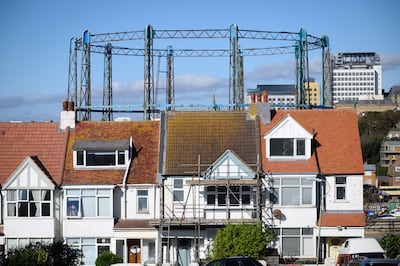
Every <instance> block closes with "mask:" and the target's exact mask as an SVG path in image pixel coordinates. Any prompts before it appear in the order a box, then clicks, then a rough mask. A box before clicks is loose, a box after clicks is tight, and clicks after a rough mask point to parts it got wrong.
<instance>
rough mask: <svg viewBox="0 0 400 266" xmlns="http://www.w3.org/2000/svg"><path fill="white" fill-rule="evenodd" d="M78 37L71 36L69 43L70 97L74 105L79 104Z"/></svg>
mask: <svg viewBox="0 0 400 266" xmlns="http://www.w3.org/2000/svg"><path fill="white" fill-rule="evenodd" d="M76 46H77V45H76V38H71V40H70V43H69V68H68V98H67V101H73V102H74V107H76V105H77V104H78V70H77V67H78V66H77V51H78V49H77V47H76Z"/></svg>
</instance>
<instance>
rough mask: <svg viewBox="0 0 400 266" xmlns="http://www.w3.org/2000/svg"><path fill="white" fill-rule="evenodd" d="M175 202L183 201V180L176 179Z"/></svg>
mask: <svg viewBox="0 0 400 266" xmlns="http://www.w3.org/2000/svg"><path fill="white" fill-rule="evenodd" d="M173 193H174V195H173V196H174V201H183V179H174V192H173Z"/></svg>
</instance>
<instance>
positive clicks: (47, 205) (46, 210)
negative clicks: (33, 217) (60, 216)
mask: <svg viewBox="0 0 400 266" xmlns="http://www.w3.org/2000/svg"><path fill="white" fill-rule="evenodd" d="M42 216H50V203H42Z"/></svg>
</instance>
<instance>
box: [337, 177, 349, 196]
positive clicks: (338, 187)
mask: <svg viewBox="0 0 400 266" xmlns="http://www.w3.org/2000/svg"><path fill="white" fill-rule="evenodd" d="M338 179H344V184H342V183H338ZM340 188H341V189H344V198H343V199H339V198H338V196H339V195H338V189H340ZM335 200H336V201H346V200H347V177H346V176H336V177H335Z"/></svg>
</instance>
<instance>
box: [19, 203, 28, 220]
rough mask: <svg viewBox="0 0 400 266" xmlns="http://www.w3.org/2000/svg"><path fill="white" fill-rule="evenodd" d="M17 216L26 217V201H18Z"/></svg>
mask: <svg viewBox="0 0 400 266" xmlns="http://www.w3.org/2000/svg"><path fill="white" fill-rule="evenodd" d="M18 216H19V217H28V202H19V203H18Z"/></svg>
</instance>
